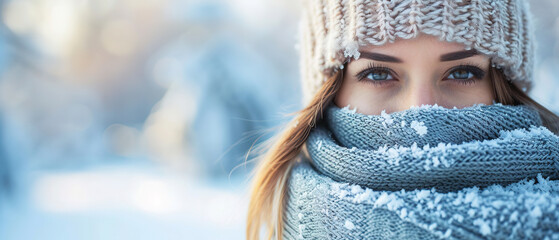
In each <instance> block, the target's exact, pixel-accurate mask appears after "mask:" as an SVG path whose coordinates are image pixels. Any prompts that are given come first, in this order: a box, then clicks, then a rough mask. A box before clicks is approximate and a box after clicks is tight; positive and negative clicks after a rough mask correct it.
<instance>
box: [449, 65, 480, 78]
mask: <svg viewBox="0 0 559 240" xmlns="http://www.w3.org/2000/svg"><path fill="white" fill-rule="evenodd" d="M484 76H485V71H483V70H481V68H479V67H476V66H473V65H460V66H457V67H454V68H453V69H451V70H450V74H448V76H447V77H446V78H447V79H449V80H455V81H463V80H476V79H477V80H481V79H483V77H484Z"/></svg>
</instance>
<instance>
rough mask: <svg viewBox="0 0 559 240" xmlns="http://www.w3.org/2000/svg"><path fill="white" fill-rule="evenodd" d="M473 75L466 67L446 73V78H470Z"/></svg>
mask: <svg viewBox="0 0 559 240" xmlns="http://www.w3.org/2000/svg"><path fill="white" fill-rule="evenodd" d="M474 76H475V75H474V74H473V73H472V72H470V71H468V70H466V69H459V70H456V71H454V72H452V73H450V75H448V79H470V78H473V77H474Z"/></svg>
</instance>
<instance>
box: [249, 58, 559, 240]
mask: <svg viewBox="0 0 559 240" xmlns="http://www.w3.org/2000/svg"><path fill="white" fill-rule="evenodd" d="M343 72H344V71H343V70H342V71H339V72H337V73H335V74H334V75H333V76H332V77H330V78H329V79H328V80H327V81H326V82H325V83H324V84H323V86H322V88H321V89H320V90H319V91H318V92H317V93H316V94H315V96H314V98H313V99H312V100H311V102H310V104H309V105H308V106H306V107H305V108H304V109H303V110H301V111H299V112H298V113H297V114H296V116H295V118H294V119H293V120H292V121H291V122H290V123H289V124H288V125H287V128H286V129H285V130H284V131H283V132H281V133H280V134H279V135H278V136H277V138H276V140H275V141H274V142H273V144H272V145H271V147H270V148H269V150H268V151H267V152H266V153H265V154H264V155H263V156H262V158H261V159H260V163H259V165H258V166H257V167H256V169H255V170H256V172H255V177H254V179H253V185H252V192H251V196H250V205H249V209H248V216H247V228H246V235H247V239H249V240H254V239H260V234H261V230H262V227H263V224H264V227H265V229H264V230H265V236H266V239H272V238H276V239H282V234H283V217H284V216H283V214H284V208H285V203H286V200H287V198H288V196H287V181H288V180H289V179H288V176H289V173H290V170H291V167H292V166H293V164H294V163H295V162H297V161H298V160H299V158H300V154H301V153H302V152H306V151H305V142H306V141H307V138H308V136H309V133H310V132H311V129H312V128H313V127H314V126H315V125H316V123H317V122H318V121H320V120H321V119H322V117H323V115H322V114H323V111H324V109H325V107H326V106H328V105H329V104H330V103H331V102H332V101H333V100H334V97H335V95H336V93H337V92H338V90H339V89H340V87H341V85H342V81H343V76H344V74H343ZM490 79H491V81H492V84H493V89H494V96H495V101H496V102H499V103H502V104H505V105H519V104H524V105H530V106H533V107H535V108H536V109H537V110H538V112H539V114H540V116H541V118H542V120H543V124H544V126H546V127H547V128H549V129H550V130H551V131H553V132H554V133H555V134H558V133H559V117H558V116H557V115H555V114H553V113H552V112H551V111H549V110H548V109H546V108H545V107H543V106H542V105H540V104H538V103H537V102H536V101H534V100H533V99H532V98H530V97H529V96H528V95H527V94H526V93H525V92H524V91H522V90H520V89H519V88H518V87H517V86H516V85H514V84H511V83H510V82H509V81H508V80H506V77H505V76H504V74H503V73H502V72H501V71H499V70H497V69H496V68H490Z"/></svg>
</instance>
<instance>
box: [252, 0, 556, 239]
mask: <svg viewBox="0 0 559 240" xmlns="http://www.w3.org/2000/svg"><path fill="white" fill-rule="evenodd" d="M305 7H306V8H305V11H304V14H303V25H302V28H301V29H302V33H301V34H302V38H301V41H302V42H301V59H302V65H301V66H302V73H303V92H304V97H305V103H306V104H307V106H306V107H305V108H304V109H303V110H302V111H301V112H299V113H298V114H297V116H296V117H295V119H294V120H293V123H292V124H291V125H290V127H289V128H287V129H285V130H284V132H283V133H281V134H280V135H279V137H278V138H277V139H276V141H275V142H274V143H273V145H272V146H271V148H270V149H269V150H268V152H267V153H266V154H265V155H264V156H263V159H262V161H261V163H260V165H259V167H258V168H257V172H256V176H255V179H254V188H253V191H252V196H251V203H250V207H249V213H248V226H247V237H248V239H258V238H259V237H260V233H261V228H262V227H265V228H264V230H265V234H266V235H265V236H266V237H267V238H268V239H270V238H279V239H282V238H286V239H296V238H303V239H439V238H450V239H485V238H513V239H515V238H520V239H522V238H530V239H544V238H548V239H559V215H558V214H557V213H556V212H557V211H556V208H557V207H559V192H558V191H559V184H558V183H557V182H555V181H553V180H554V179H557V178H558V177H559V171H558V170H557V167H556V166H555V165H556V164H558V163H556V162H559V140H558V137H557V136H556V135H555V134H557V133H558V132H559V125H558V123H559V118H558V117H557V116H556V115H554V114H553V113H551V112H550V111H549V110H547V109H545V108H544V107H543V106H541V105H540V104H538V103H536V102H535V101H534V100H532V99H531V98H530V97H528V96H527V92H528V91H529V89H530V85H531V83H532V64H533V59H532V58H533V57H532V56H533V51H534V50H533V47H532V41H533V40H532V39H531V33H530V32H529V24H528V21H529V20H530V19H529V16H528V9H527V4H526V3H525V1H522V0H512V1H505V0H498V1H488V0H471V1H468V0H464V1H450V0H448V1H447V0H438V1H437V0H431V1H426V0H423V1H421V0H400V1H382V0H378V1H358V0H355V1H349V0H312V1H309V4H307V6H305ZM554 133H555V134H554ZM534 179H537V183H535V181H534Z"/></svg>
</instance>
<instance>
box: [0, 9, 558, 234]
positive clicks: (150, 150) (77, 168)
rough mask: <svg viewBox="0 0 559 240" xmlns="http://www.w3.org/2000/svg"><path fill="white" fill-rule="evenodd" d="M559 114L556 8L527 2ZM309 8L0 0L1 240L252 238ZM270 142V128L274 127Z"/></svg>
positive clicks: (540, 66)
mask: <svg viewBox="0 0 559 240" xmlns="http://www.w3.org/2000/svg"><path fill="white" fill-rule="evenodd" d="M531 2H532V11H533V12H534V16H535V17H536V27H537V37H538V38H537V42H538V46H539V48H538V55H537V56H538V61H537V69H536V71H537V84H536V87H535V88H534V89H533V91H532V96H533V97H534V98H536V99H537V100H539V101H540V102H541V103H542V104H543V105H545V106H547V107H549V108H551V109H552V110H554V111H556V112H558V111H559V96H558V92H559V1H556V0H545V1H544V0H533V1H531ZM299 4H300V0H281V1H280V0H252V1H251V0H227V1H225V0H0V10H1V11H0V16H1V23H0V239H10V240H11V239H47V240H48V239H57V240H58V239H244V226H245V224H244V221H245V216H246V214H245V211H246V209H247V205H248V198H247V195H246V194H247V192H248V191H247V190H248V189H247V188H248V184H247V183H248V178H249V173H250V170H251V167H252V166H253V165H252V164H244V162H245V153H246V152H247V151H248V149H249V148H250V147H251V146H252V144H253V143H255V142H257V143H258V142H260V141H262V140H263V139H266V138H268V137H269V136H270V134H271V133H273V127H275V126H277V125H278V124H281V123H285V122H286V121H287V120H288V117H286V116H285V115H286V114H287V113H290V112H293V111H295V110H297V109H298V108H299V107H300V105H299V102H300V101H299V97H300V90H299V85H298V58H297V52H296V48H295V43H296V34H297V22H298V15H299V9H300V5H299ZM270 129H272V130H270Z"/></svg>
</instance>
